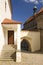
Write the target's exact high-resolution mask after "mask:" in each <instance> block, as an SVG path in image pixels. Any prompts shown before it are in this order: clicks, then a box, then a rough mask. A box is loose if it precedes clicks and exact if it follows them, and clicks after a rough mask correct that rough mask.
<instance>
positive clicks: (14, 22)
mask: <svg viewBox="0 0 43 65" xmlns="http://www.w3.org/2000/svg"><path fill="white" fill-rule="evenodd" d="M1 24H22V23H21V22H17V21H15V20H10V19H7V18H6V19H4V20H3V22H2V23H1Z"/></svg>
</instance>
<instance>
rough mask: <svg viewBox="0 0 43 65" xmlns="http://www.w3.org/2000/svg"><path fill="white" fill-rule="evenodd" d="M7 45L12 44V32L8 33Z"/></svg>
mask: <svg viewBox="0 0 43 65" xmlns="http://www.w3.org/2000/svg"><path fill="white" fill-rule="evenodd" d="M8 44H14V31H11V30H10V31H8Z"/></svg>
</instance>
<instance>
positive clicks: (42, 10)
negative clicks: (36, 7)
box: [24, 7, 43, 24]
mask: <svg viewBox="0 0 43 65" xmlns="http://www.w3.org/2000/svg"><path fill="white" fill-rule="evenodd" d="M41 13H43V7H42V8H41V9H40V11H39V12H38V13H36V14H34V15H33V16H31V17H30V18H28V19H27V20H26V22H25V23H24V24H26V23H28V22H31V21H32V20H33V19H34V18H35V17H37V16H38V15H39V14H41Z"/></svg>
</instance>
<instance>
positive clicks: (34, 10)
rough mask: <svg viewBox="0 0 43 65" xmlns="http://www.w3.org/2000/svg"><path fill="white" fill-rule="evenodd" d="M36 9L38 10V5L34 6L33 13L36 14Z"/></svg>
mask: <svg viewBox="0 0 43 65" xmlns="http://www.w3.org/2000/svg"><path fill="white" fill-rule="evenodd" d="M36 11H37V7H36V5H34V8H33V13H34V14H35V13H36Z"/></svg>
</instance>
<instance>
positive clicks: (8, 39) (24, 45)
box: [0, 0, 40, 62]
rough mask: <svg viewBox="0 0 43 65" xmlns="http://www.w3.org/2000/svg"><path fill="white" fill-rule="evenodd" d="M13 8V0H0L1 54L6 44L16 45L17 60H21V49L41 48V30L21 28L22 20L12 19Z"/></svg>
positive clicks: (33, 49)
mask: <svg viewBox="0 0 43 65" xmlns="http://www.w3.org/2000/svg"><path fill="white" fill-rule="evenodd" d="M11 10H12V9H11V0H0V55H1V52H2V50H3V47H4V46H6V45H9V44H10V45H16V47H17V48H16V61H17V62H21V50H28V52H29V50H31V52H35V51H37V50H40V31H29V30H27V28H26V30H27V31H26V30H21V22H17V21H15V20H14V21H13V20H11V16H12V11H11ZM34 25H36V24H34ZM26 26H27V24H26ZM26 26H25V27H26ZM30 26H31V25H30ZM25 27H24V28H25ZM35 41H36V42H35Z"/></svg>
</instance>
